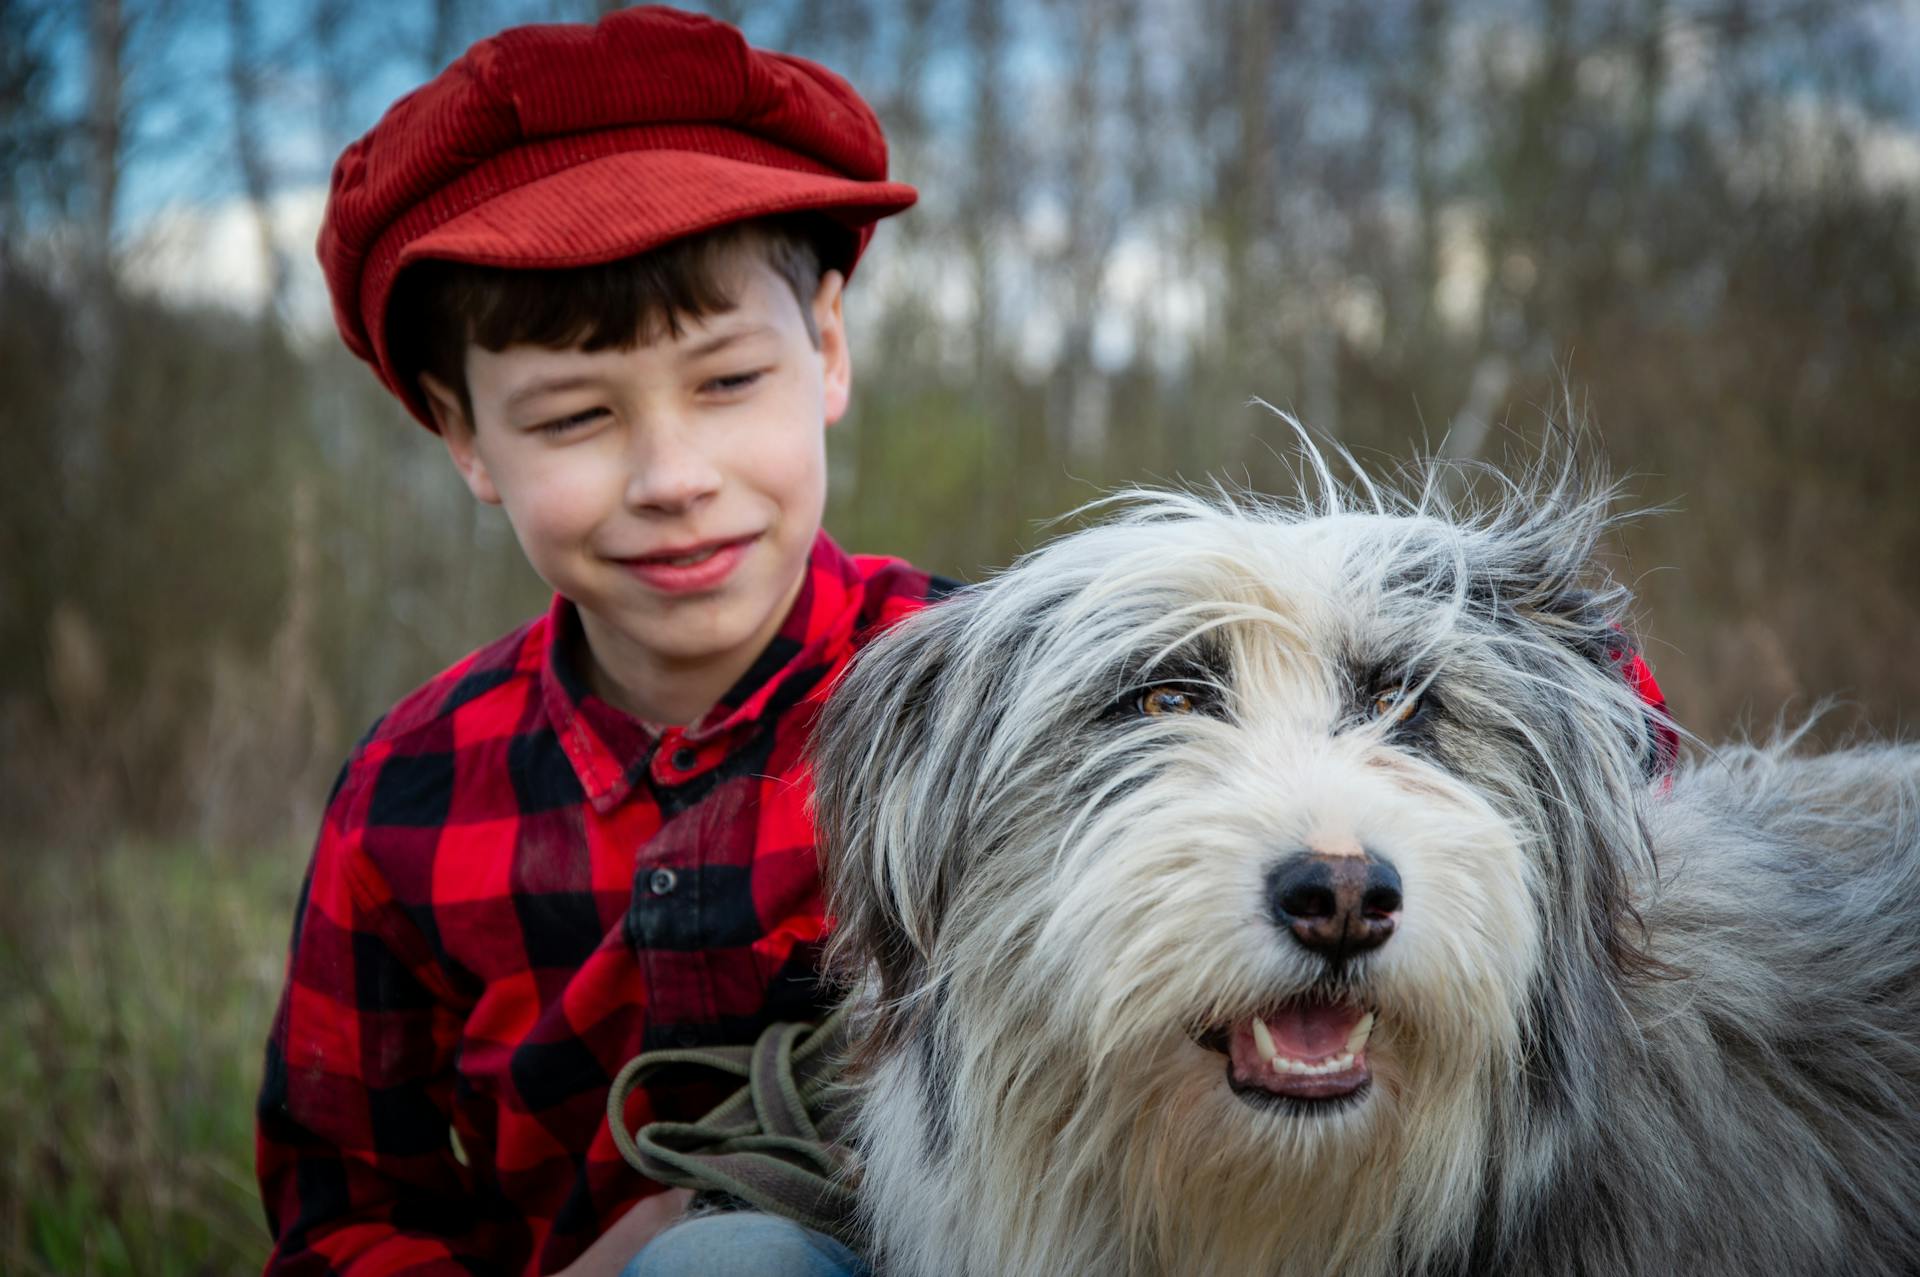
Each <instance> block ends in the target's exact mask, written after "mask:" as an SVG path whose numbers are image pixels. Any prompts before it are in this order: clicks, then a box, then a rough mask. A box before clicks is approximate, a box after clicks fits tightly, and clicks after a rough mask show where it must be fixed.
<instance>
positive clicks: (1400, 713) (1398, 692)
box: [1373, 683, 1420, 723]
mask: <svg viewBox="0 0 1920 1277" xmlns="http://www.w3.org/2000/svg"><path fill="white" fill-rule="evenodd" d="M1419 712H1420V695H1419V693H1417V692H1415V691H1414V690H1413V689H1412V688H1410V687H1409V686H1407V685H1406V684H1405V683H1402V684H1400V685H1399V686H1398V687H1394V688H1389V689H1388V690H1387V691H1384V692H1381V693H1380V694H1379V695H1378V696H1376V697H1374V698H1373V716H1374V717H1375V718H1377V719H1378V718H1384V719H1386V720H1387V721H1388V722H1390V723H1404V722H1406V721H1407V720H1408V719H1410V718H1412V717H1413V716H1414V715H1416V714H1418V713H1419Z"/></svg>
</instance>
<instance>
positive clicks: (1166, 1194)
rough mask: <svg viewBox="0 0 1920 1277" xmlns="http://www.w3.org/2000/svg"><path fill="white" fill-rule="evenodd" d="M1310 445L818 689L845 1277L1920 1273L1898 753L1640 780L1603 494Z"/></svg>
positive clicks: (1750, 759)
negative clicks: (1307, 471) (1359, 459)
mask: <svg viewBox="0 0 1920 1277" xmlns="http://www.w3.org/2000/svg"><path fill="white" fill-rule="evenodd" d="M1306 455H1307V460H1308V463H1309V464H1310V465H1311V467H1312V468H1313V470H1314V471H1315V474H1316V476H1317V483H1316V484H1315V485H1314V490H1316V491H1317V492H1319V493H1320V495H1318V496H1315V497H1312V498H1311V499H1303V500H1302V501H1300V502H1296V503H1292V504H1287V505H1281V504H1274V503H1268V502H1257V503H1256V502H1253V501H1250V500H1247V499H1244V498H1227V497H1215V498H1210V499H1205V500H1203V499H1200V498H1195V497H1188V496H1179V495H1158V496H1143V495H1139V494H1135V495H1133V496H1131V497H1129V498H1125V499H1122V500H1121V501H1119V502H1118V504H1119V505H1120V507H1121V508H1120V510H1119V512H1118V514H1117V516H1116V517H1112V518H1110V519H1109V520H1108V521H1106V522H1104V523H1103V524H1102V525H1100V526H1096V527H1094V528H1092V529H1091V530H1088V531H1083V532H1080V533H1077V534H1075V535H1071V536H1067V537H1064V538H1062V539H1060V540H1058V541H1056V542H1054V543H1053V544H1051V545H1049V546H1047V547H1045V548H1044V549H1042V550H1040V551H1038V552H1036V553H1034V554H1032V555H1030V556H1029V557H1027V558H1026V559H1025V560H1023V561H1022V562H1021V563H1020V564H1018V565H1017V566H1015V567H1014V568H1012V569H1011V570H1009V571H1008V572H1006V573H1005V574H1003V575H1001V576H998V577H996V578H994V579H992V580H990V581H988V582H987V583H985V584H982V585H979V586H976V587H972V588H970V589H967V590H965V591H962V592H961V593H960V594H959V595H957V596H956V597H954V598H953V599H952V600H950V601H949V602H947V603H946V604H944V605H942V606H940V607H938V608H935V609H932V610H930V611H928V612H925V613H923V614H921V615H918V616H915V617H913V618H911V619H910V620H908V621H907V622H906V623H904V624H902V625H901V626H900V627H898V628H897V629H896V630H894V631H893V632H892V633H891V634H890V635H889V636H887V637H885V638H883V639H882V640H880V641H877V642H876V643H874V644H873V645H872V646H871V647H870V648H869V649H868V650H867V651H866V653H865V654H864V656H862V657H861V658H860V660H859V661H858V662H857V664H856V666H855V667H854V669H853V670H852V671H851V672H850V673H849V674H848V676H847V677H846V679H845V681H844V683H843V684H842V685H841V687H840V688H839V689H838V691H837V693H836V695H835V696H834V698H833V699H832V701H831V702H830V704H829V706H828V709H827V711H826V714H825V716H824V718H823V720H822V725H821V730H820V735H819V738H818V754H817V793H818V814H819V819H820V829H821V835H822V839H823V844H824V845H825V846H826V848H827V857H828V868H827V872H828V880H829V884H830V888H831V891H832V893H833V899H834V902H835V911H836V913H837V914H838V917H839V919H840V928H841V930H840V932H839V937H838V942H837V943H838V945H839V958H840V959H841V961H842V962H843V963H844V964H846V965H845V967H844V968H843V969H849V970H851V971H852V972H854V973H855V975H856V977H857V979H858V982H859V983H858V989H857V992H856V995H855V996H856V1003H855V1005H856V1008H857V1015H858V1020H857V1025H858V1027H857V1030H856V1033H855V1040H856V1047H857V1052H856V1057H855V1058H856V1069H855V1071H854V1073H853V1077H854V1085H855V1087H856V1093H855V1094H856V1100H857V1109H856V1115H855V1118H854V1120H855V1123H856V1130H857V1132H858V1136H857V1143H858V1145H859V1147H860V1148H861V1149H862V1155H863V1158H864V1171H863V1178H862V1181H861V1194H862V1200H863V1207H862V1209H863V1212H864V1216H865V1220H866V1224H867V1227H868V1228H869V1230H870V1240H871V1250H872V1253H873V1257H874V1260H875V1266H876V1269H877V1270H878V1271H879V1272H880V1273H882V1274H883V1275H884V1277H1094V1275H1096V1274H1098V1275H1101V1277H1106V1275H1109V1274H1141V1275H1145V1274H1166V1275H1167V1277H1210V1275H1211V1277H1242V1275H1244V1277H1274V1275H1282V1274H1285V1275H1297V1277H1347V1275H1353V1277H1361V1275H1374V1274H1441V1273H1447V1274H1505V1273H1513V1274H1567V1275H1568V1277H1572V1275H1574V1274H1579V1275H1581V1277H1613V1275H1616V1274H1617V1275H1620V1277H1627V1275H1632V1277H1655V1275H1658V1277H1666V1275H1668V1274H1678V1273H1706V1274H1728V1275H1732V1274H1743V1275H1744V1274H1752V1273H1760V1272H1769V1273H1789V1274H1795V1275H1796V1277H1804V1275H1806V1274H1827V1273H1830V1274H1835V1275H1836V1277H1840V1275H1844V1277H1866V1275H1868V1274H1895V1273H1913V1272H1916V1271H1920V749H1915V748H1910V747H1896V746H1880V747H1869V748H1856V749H1852V750H1848V751H1846V752H1841V753H1835V754H1830V755H1826V756H1822V757H1794V756H1791V753H1790V747H1791V742H1787V743H1786V744H1783V745H1777V746H1774V747H1770V748H1749V747H1733V748H1728V749H1724V750H1721V751H1719V752H1715V753H1709V754H1707V755H1706V756H1705V757H1703V758H1701V759H1699V760H1697V761H1694V762H1691V763H1688V764H1684V765H1682V766H1681V767H1680V768H1679V770H1678V771H1677V773H1675V774H1668V773H1667V771H1666V769H1665V767H1664V766H1663V760H1660V759H1659V758H1658V757H1657V755H1658V753H1659V741H1660V735H1661V731H1662V729H1663V726H1664V725H1663V724H1661V723H1658V722H1655V721H1652V720H1651V718H1650V715H1649V712H1648V710H1647V707H1646V706H1645V704H1644V703H1643V702H1642V701H1641V699H1640V698H1639V697H1638V696H1637V695H1636V694H1635V692H1634V690H1633V689H1632V688H1631V687H1630V686H1629V684H1628V681H1627V680H1626V679H1625V678H1624V677H1623V675H1622V670H1621V667H1620V664H1619V662H1620V654H1621V650H1622V647H1623V639H1622V636H1621V632H1620V630H1619V629H1618V628H1617V626H1618V619H1619V618H1620V617H1621V616H1622V615H1623V612H1624V609H1625V607H1626V604H1627V598H1626V596H1625V591H1624V590H1623V589H1622V588H1621V587H1620V586H1619V585H1618V584H1616V583H1614V582H1612V581H1610V580H1608V579H1607V578H1606V577H1605V576H1604V574H1601V573H1600V572H1599V571H1598V569H1597V568H1596V565H1595V563H1594V550H1595V546H1596V543H1597V542H1598V541H1599V540H1600V538H1601V537H1602V536H1603V534H1604V533H1605V532H1606V531H1607V530H1608V528H1609V526H1610V523H1611V522H1612V518H1613V516H1612V515H1610V513H1609V509H1610V501H1609V498H1610V495H1611V494H1610V493H1609V492H1607V491H1596V490H1595V489H1594V488H1593V487H1591V486H1588V485H1586V484H1584V483H1582V481H1581V480H1580V479H1579V477H1578V473H1577V467H1575V466H1574V465H1572V463H1565V464H1562V463H1554V465H1553V466H1552V467H1551V468H1550V469H1549V470H1548V471H1546V472H1544V473H1535V474H1534V475H1532V476H1531V477H1530V478H1528V479H1525V480H1522V481H1520V482H1518V483H1513V484H1506V485H1505V486H1504V488H1503V490H1502V493H1501V495H1499V496H1497V497H1495V498H1493V499H1491V500H1482V501H1480V502H1479V503H1478V504H1477V505H1471V508H1466V509H1462V510H1454V511H1450V510H1449V509H1448V503H1447V502H1446V501H1445V500H1443V499H1442V498H1441V497H1440V496H1439V495H1438V493H1439V491H1440V489H1441V487H1442V486H1443V483H1442V481H1440V480H1438V479H1436V478H1435V476H1436V475H1438V474H1439V473H1440V472H1439V471H1438V470H1435V471H1433V472H1432V473H1431V474H1429V476H1428V479H1427V481H1426V483H1425V485H1424V487H1420V488H1419V489H1418V490H1416V491H1413V492H1411V493H1409V494H1406V495H1394V494H1392V493H1387V492H1383V491H1380V490H1378V489H1376V488H1375V487H1374V486H1373V485H1372V484H1371V483H1370V482H1368V481H1366V480H1365V479H1362V480H1360V481H1359V482H1360V486H1359V487H1358V488H1357V489H1354V490H1349V491H1344V492H1343V491H1341V490H1339V489H1338V488H1337V487H1336V485H1335V484H1334V482H1333V480H1332V479H1331V478H1330V477H1329V476H1328V474H1327V472H1326V467H1325V465H1324V463H1323V462H1322V461H1321V459H1320V457H1319V456H1318V455H1317V454H1315V453H1314V452H1313V451H1312V450H1311V449H1310V448H1309V449H1308V450H1307V454H1306ZM1481 478H1482V480H1484V479H1485V478H1486V476H1481ZM1500 482H1502V483H1504V482H1505V481H1500ZM1416 486H1417V485H1416Z"/></svg>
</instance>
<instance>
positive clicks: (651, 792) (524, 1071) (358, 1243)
mask: <svg viewBox="0 0 1920 1277" xmlns="http://www.w3.org/2000/svg"><path fill="white" fill-rule="evenodd" d="M941 589H942V587H941V586H940V585H939V584H936V583H935V582H933V581H932V580H930V578H929V577H928V576H927V574H926V573H924V572H919V571H916V570H915V569H913V568H911V567H909V566H908V565H907V564H905V563H902V562H900V561H899V560H897V559H886V558H876V557H866V556H859V557H849V556H847V555H845V554H842V553H841V552H840V550H839V549H838V548H837V547H836V546H835V545H834V544H833V542H832V541H831V540H829V539H828V538H827V537H826V535H825V534H824V533H823V534H821V536H820V538H819V540H818V542H817V543H816V544H815V546H814V549H813V553H812V558H811V560H810V563H809V566H808V571H807V578H806V581H805V583H804V584H803V585H802V587H801V592H800V594H799V596H798V598H797V600H796V601H795V603H794V606H793V610H792V613H791V614H790V615H789V617H788V618H787V620H786V622H785V624H784V626H783V627H782V629H781V631H780V633H779V635H778V637H776V638H775V639H774V640H773V642H772V644H771V645H770V646H769V648H768V649H767V651H766V652H765V653H764V654H763V655H762V656H761V658H760V659H759V661H758V662H757V663H756V665H755V666H754V668H753V669H751V670H749V671H748V672H747V674H746V675H745V676H744V677H743V678H742V679H741V680H740V682H739V684H738V685H737V686H736V687H735V688H734V689H733V690H732V691H731V692H729V693H728V695H727V696H726V697H725V698H723V699H722V701H721V702H720V704H719V705H718V706H716V707H715V708H714V710H713V711H712V712H711V713H709V714H707V715H706V716H705V717H704V718H703V719H702V721H701V722H700V723H698V724H695V725H693V726H692V727H690V728H687V729H684V730H683V729H680V728H668V729H665V730H664V731H662V732H660V733H658V734H657V735H656V734H655V733H654V732H652V731H650V730H649V729H648V728H647V727H645V726H644V725H642V724H641V723H639V722H638V721H636V720H635V719H633V718H631V717H629V716H628V715H626V714H624V713H622V712H621V711H619V710H616V709H614V708H612V707H611V706H609V705H607V704H606V703H605V702H603V701H600V700H598V699H596V698H594V697H593V696H592V695H591V694H590V693H588V692H587V690H586V688H585V685H584V682H583V681H582V679H581V677H580V675H579V673H578V671H577V670H576V669H575V668H574V667H573V665H572V659H571V658H570V655H569V654H570V653H571V652H573V651H575V650H576V649H577V647H578V644H579V642H580V622H579V616H578V613H576V612H575V611H574V610H573V608H572V606H571V605H570V604H568V603H566V602H565V601H564V600H559V599H556V600H555V602H554V606H553V609H552V611H551V612H549V613H548V615H547V616H545V617H543V618H541V619H539V620H536V621H533V622H531V623H529V624H528V625H526V626H524V627H522V628H521V629H519V630H517V631H515V632H514V633H512V634H509V635H508V636H506V637H505V638H503V639H501V640H500V641H498V642H496V643H494V644H492V645H490V646H488V647H485V648H483V649H481V650H480V651H478V652H476V653H474V654H473V655H471V656H469V657H467V658H466V659H465V660H463V661H461V662H460V663H459V664H457V665H455V666H454V667H453V668H452V669H449V670H447V671H446V672H445V673H443V674H441V675H440V676H439V677H438V678H435V679H434V680H433V681H432V682H430V683H428V684H427V685H426V686H425V687H423V688H421V689H420V690H418V691H416V692H414V693H413V694H412V695H410V696H408V697H407V698H406V699H405V700H403V701H402V702H400V704H399V705H397V706H396V707H395V708H394V709H393V710H392V712H390V713H389V714H388V715H387V716H386V717H385V718H384V719H382V720H381V721H380V723H378V724H377V725H376V726H375V728H374V730H373V731H372V732H371V733H370V734H369V735H368V737H367V739H366V740H365V741H363V742H362V743H361V744H360V745H359V746H358V747H357V748H356V749H355V751H354V753H353V756H352V757H351V758H350V759H349V760H348V763H347V766H346V768H345V770H344V771H343V772H342V773H341V778H340V781H339V783H338V785H337V786H336V788H335V791H334V794H333V796H332V798H331V799H330V800H329V802H328V806H327V814H326V819H325V821H324V824H323V825H322V828H321V831H320V838H319V843H318V846H317V848H316V850H315V852H314V856H313V863H312V866H311V867H310V869H309V870H308V876H307V882H306V886H305V888H304V889H303V891H302V893H301V898H300V904H299V908H298V912H297V915H296V918H295V921H294V931H293V944H292V950H291V955H290V957H289V963H288V971H287V984H286V990H285V993H284V994H283V995H282V999H281V1003H280V1008H279V1012H278V1014H277V1015H276V1016H275V1018H274V1024H273V1031H272V1037H271V1039H270V1041H269V1042H268V1045H267V1061H266V1078H265V1082H264V1085H263V1086H262V1088H261V1094H260V1102H259V1112H258V1118H259V1126H258V1136H257V1145H258V1158H259V1175H260V1184H261V1191H262V1194H263V1197H264V1199H265V1201H266V1206H267V1217H268V1221H269V1224H270V1225H271V1227H272V1229H273V1232H274V1234H275V1238H276V1242H275V1247H274V1252H273V1256H272V1258H271V1259H270V1260H269V1261H268V1265H267V1269H268V1271H269V1272H270V1273H289V1274H291V1273H310V1274H321V1273H349V1272H350V1273H354V1274H359V1275H366V1274H374V1273H380V1274H387V1273H401V1272H404V1273H419V1274H426V1273H521V1272H528V1273H532V1272H551V1271H553V1270H554V1269H557V1268H560V1267H563V1266H564V1265H566V1264H567V1263H569V1262H570V1261H572V1260H573V1259H574V1258H575V1257H576V1256H578V1255H579V1253H580V1252H581V1251H583V1250H584V1249H586V1247H587V1246H588V1245H589V1244H591V1243H592V1241H593V1240H594V1239H595V1238H596V1237H598V1236H599V1235H600V1233H601V1232H602V1231H604V1229H605V1228H606V1227H607V1225H609V1224H610V1223H611V1222H612V1221H613V1220H614V1219H615V1218H616V1217H617V1216H618V1215H619V1214H621V1213H622V1212H623V1211H624V1210H625V1209H626V1208H627V1207H628V1206H630V1205H631V1204H632V1203H633V1202H634V1201H635V1200H637V1199H638V1198H640V1197H642V1196H644V1195H646V1194H647V1193H650V1192H655V1191H658V1189H659V1186H658V1185H656V1184H652V1183H649V1182H648V1181H646V1180H644V1179H642V1178H640V1176H639V1175H637V1174H636V1173H635V1172H633V1171H632V1170H630V1169H628V1167H627V1165H626V1164H625V1163H624V1162H623V1161H622V1160H621V1158H620V1155H619V1153H618V1151H617V1150H616V1149H615V1148H614V1146H613V1142H612V1138H611V1136H610V1135H609V1134H608V1130H607V1123H606V1104H607V1092H608V1088H609V1086H610V1084H611V1082H612V1079H613V1075H614V1074H615V1073H616V1072H618V1071H619V1069H620V1067H621V1066H622V1065H624V1064H625V1063H626V1062H627V1060H629V1059H630V1058H632V1057H633V1056H634V1055H635V1054H636V1053H638V1052H640V1051H643V1050H652V1049H655V1048H659V1047H667V1046H693V1045H697V1044H705V1043H717V1042H746V1041H750V1040H752V1039H753V1038H754V1037H755V1036H756V1035H757V1034H758V1033H759V1031H760V1030H761V1029H762V1028H764V1027H765V1026H766V1025H768V1024H770V1023H772V1022H774V1021H776V1020H782V1019H787V1020H792V1019H807V1018H813V1017H814V1016H815V1015H816V1013H817V1011H818V1010H819V999H820V991H819V989H818V987H817V982H816V976H815V964H816V960H817V958H818V956H819V945H820V941H821V938H822V932H823V930H824V922H823V919H822V912H821V900H820V888H819V880H818V876H817V871H816V866H815V858H814V839H813V833H812V829H811V825H810V822H809V819H808V814H807V810H806V803H807V800H808V797H809V794H810V786H809V785H808V783H807V778H806V775H805V771H804V767H803V764H802V761H801V747H802V745H803V744H804V741H805V736H806V733H807V731H808V729H809V727H810V725H811V723H812V721H813V718H814V712H815V709H816V707H817V704H818V702H819V700H820V698H821V697H822V695H823V694H824V692H825V691H826V689H827V687H828V686H829V684H830V683H831V682H832V679H833V676H834V675H835V674H836V673H837V672H838V670H839V669H840V668H841V667H842V666H843V665H844V664H845V663H846V661H847V659H848V658H849V657H850V656H851V655H852V654H853V652H854V651H855V649H856V648H858V647H859V646H860V645H861V644H862V643H863V642H865V640H866V639H867V638H868V637H869V636H870V635H872V634H873V633H874V632H875V631H876V630H877V629H879V628H880V627H882V626H884V625H885V624H886V623H887V622H889V621H891V620H893V619H895V618H897V617H899V616H901V615H904V614H905V613H907V612H910V611H913V610H914V609H916V608H918V607H921V606H922V605H923V604H924V603H925V602H926V601H927V600H928V599H929V598H930V597H932V596H934V595H936V594H937V593H939V592H941ZM719 1098H720V1097H719V1096H718V1095H714V1094H705V1093H703V1094H700V1095H693V1094H687V1093H665V1092H663V1091H659V1090H656V1091H655V1092H653V1093H651V1094H644V1093H643V1094H638V1095H636V1096H635V1099H634V1102H633V1104H632V1105H631V1107H630V1109H629V1112H628V1120H629V1122H633V1123H637V1122H641V1121H646V1120H650V1119H651V1118H652V1117H653V1116H655V1115H661V1116H675V1115H678V1116H683V1117H688V1118H690V1117H692V1116H695V1115H696V1114H697V1112H699V1111H701V1110H702V1109H704V1108H705V1107H706V1106H708V1105H710V1104H712V1103H714V1102H716V1101H717V1100H718V1099H719ZM450 1131H451V1132H452V1133H453V1135H454V1136H457V1138H458V1147H459V1149H460V1150H461V1152H462V1153H464V1157H462V1156H457V1155H456V1152H455V1148H454V1145H453V1143H452V1141H451V1140H450V1137H449V1132H450Z"/></svg>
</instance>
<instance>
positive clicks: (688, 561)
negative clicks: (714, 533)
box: [659, 545, 720, 568]
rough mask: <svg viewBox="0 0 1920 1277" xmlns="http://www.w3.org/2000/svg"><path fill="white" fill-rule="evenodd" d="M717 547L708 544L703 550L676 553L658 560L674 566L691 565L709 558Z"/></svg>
mask: <svg viewBox="0 0 1920 1277" xmlns="http://www.w3.org/2000/svg"><path fill="white" fill-rule="evenodd" d="M719 548H720V547H719V546H717V545H710V546H708V547H707V548H706V549H704V550H695V551H694V552H693V553H692V554H676V555H674V556H673V557H672V558H668V559H661V560H659V562H661V563H668V564H671V565H673V566H674V567H676V568H684V567H691V566H693V565H694V564H695V563H703V562H705V561H706V560H708V559H711V558H712V557H713V556H714V552H715V551H717V550H719Z"/></svg>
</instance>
